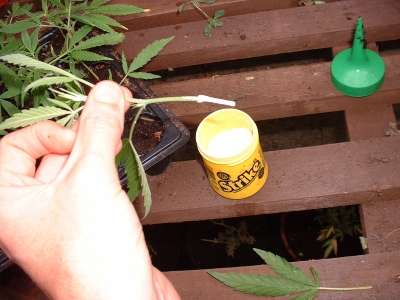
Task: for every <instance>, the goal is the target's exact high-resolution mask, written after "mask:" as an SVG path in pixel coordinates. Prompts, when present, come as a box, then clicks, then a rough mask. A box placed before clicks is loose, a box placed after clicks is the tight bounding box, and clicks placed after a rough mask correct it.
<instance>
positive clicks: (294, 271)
mask: <svg viewBox="0 0 400 300" xmlns="http://www.w3.org/2000/svg"><path fill="white" fill-rule="evenodd" d="M253 250H254V251H255V252H256V253H257V254H258V255H259V256H260V257H261V258H262V259H263V260H264V261H265V263H267V264H268V265H269V266H270V267H271V269H272V270H274V272H275V273H276V274H279V275H280V276H282V277H283V278H286V279H289V280H292V281H295V282H298V283H301V284H304V285H309V286H313V287H315V286H318V284H317V283H316V282H313V281H312V280H311V279H310V278H309V277H307V276H306V275H305V274H304V272H303V271H302V270H300V269H299V268H298V267H296V266H294V265H292V264H290V263H289V262H288V261H287V260H286V259H284V258H282V257H280V256H278V255H275V254H273V253H271V252H267V251H264V250H261V249H253Z"/></svg>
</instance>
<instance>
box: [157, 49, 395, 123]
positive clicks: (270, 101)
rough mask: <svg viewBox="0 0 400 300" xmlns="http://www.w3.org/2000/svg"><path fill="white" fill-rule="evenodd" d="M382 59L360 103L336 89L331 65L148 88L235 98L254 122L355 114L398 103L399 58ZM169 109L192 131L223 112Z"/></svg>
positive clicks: (166, 93) (190, 107) (181, 107)
mask: <svg viewBox="0 0 400 300" xmlns="http://www.w3.org/2000/svg"><path fill="white" fill-rule="evenodd" d="M384 60H385V63H386V67H387V72H386V78H385V82H384V84H383V86H382V87H381V89H380V90H379V91H378V92H377V93H375V94H373V95H372V96H370V97H367V98H363V99H361V100H360V99H356V98H351V97H346V96H344V95H342V94H341V93H339V92H338V91H337V90H336V89H335V88H334V86H333V85H332V82H331V77H330V63H329V62H326V63H325V62H324V63H316V64H310V65H294V66H289V67H282V68H276V69H270V70H259V71H251V72H240V73H234V74H227V75H221V76H213V77H212V78H210V77H207V78H200V79H188V80H184V81H177V82H165V83H159V84H154V85H152V89H153V91H154V92H155V93H156V94H157V95H160V96H172V95H198V94H206V95H209V96H214V97H220V98H225V99H235V100H237V107H238V108H239V109H241V110H244V111H246V112H247V113H249V114H251V116H252V117H253V118H254V119H256V120H265V119H274V118H280V117H289V116H296V115H306V114H313V113H320V112H330V111H339V110H345V109H350V108H354V109H357V108H358V107H364V105H365V104H366V103H387V104H392V103H396V102H400V85H399V80H398V78H399V77H400V54H390V55H385V56H384ZM168 108H169V109H170V110H171V111H173V112H174V113H175V114H176V116H177V117H178V118H179V119H180V120H182V121H183V122H184V123H185V124H187V125H190V126H193V125H196V124H198V122H199V121H200V120H201V119H203V118H204V117H205V116H206V115H207V114H209V113H210V112H212V111H214V110H216V109H219V108H221V107H220V106H215V105H208V104H201V105H199V104H192V103H185V104H182V103H179V104H170V105H168Z"/></svg>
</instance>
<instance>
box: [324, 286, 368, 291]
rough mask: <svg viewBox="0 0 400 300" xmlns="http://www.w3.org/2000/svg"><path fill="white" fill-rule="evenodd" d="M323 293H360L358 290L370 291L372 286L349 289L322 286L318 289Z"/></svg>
mask: <svg viewBox="0 0 400 300" xmlns="http://www.w3.org/2000/svg"><path fill="white" fill-rule="evenodd" d="M318 289H319V290H323V291H358V290H370V289H372V286H357V287H347V288H332V287H324V286H321V287H319V288H318Z"/></svg>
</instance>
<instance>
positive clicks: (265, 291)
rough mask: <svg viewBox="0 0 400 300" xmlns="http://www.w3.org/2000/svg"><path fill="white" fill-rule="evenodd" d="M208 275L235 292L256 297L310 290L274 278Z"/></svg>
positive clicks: (229, 274) (239, 274) (306, 287)
mask: <svg viewBox="0 0 400 300" xmlns="http://www.w3.org/2000/svg"><path fill="white" fill-rule="evenodd" d="M209 274H210V275H211V276H213V277H214V278H215V279H217V280H219V281H221V282H222V283H223V284H225V285H227V286H229V287H231V288H233V289H234V290H236V291H239V292H242V293H246V294H253V295H257V296H272V297H277V296H285V295H288V294H291V293H299V292H304V291H308V290H310V287H309V286H304V285H302V284H299V283H297V282H293V281H290V280H287V279H285V278H281V277H275V276H268V275H251V274H241V273H220V272H209Z"/></svg>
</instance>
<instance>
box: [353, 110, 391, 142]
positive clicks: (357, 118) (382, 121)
mask: <svg viewBox="0 0 400 300" xmlns="http://www.w3.org/2000/svg"><path fill="white" fill-rule="evenodd" d="M345 114H346V124H347V130H348V133H349V138H350V140H362V139H368V138H371V137H384V136H385V133H386V131H387V130H388V129H389V128H390V123H396V117H395V115H394V110H393V105H391V104H387V103H379V104H369V103H365V105H362V106H361V105H360V106H355V107H353V108H348V109H347V110H346V112H345Z"/></svg>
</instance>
